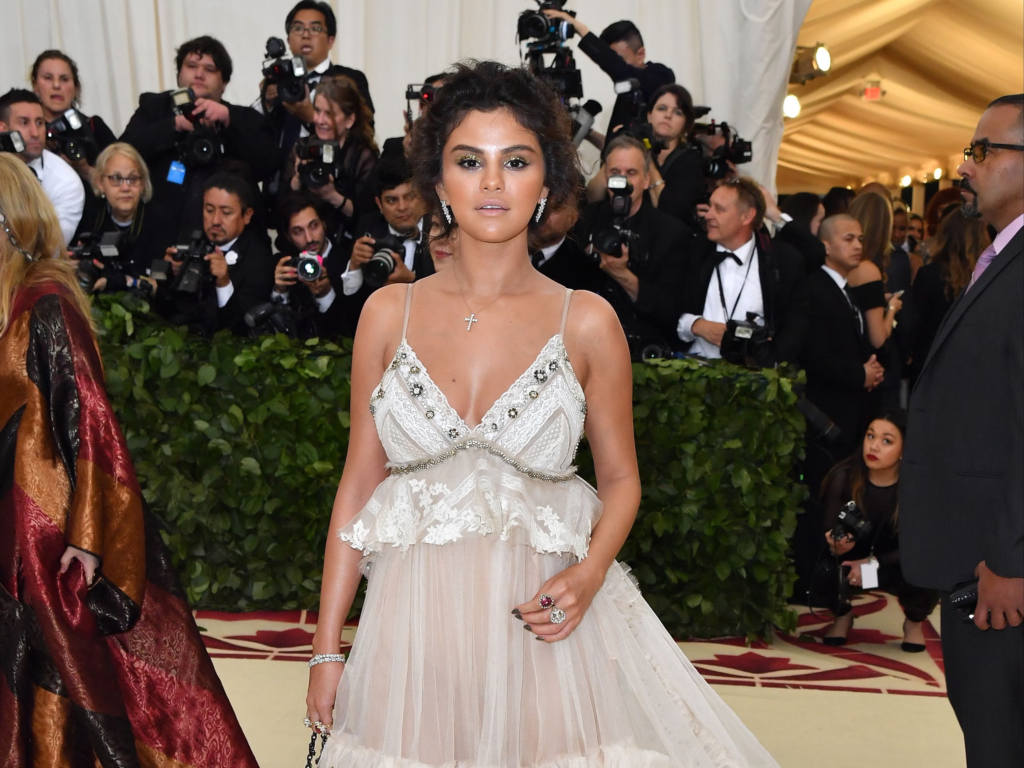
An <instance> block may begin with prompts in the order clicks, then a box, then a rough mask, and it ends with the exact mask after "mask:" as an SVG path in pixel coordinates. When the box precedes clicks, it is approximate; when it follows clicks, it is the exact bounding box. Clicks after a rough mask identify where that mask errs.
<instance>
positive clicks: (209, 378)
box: [196, 365, 217, 387]
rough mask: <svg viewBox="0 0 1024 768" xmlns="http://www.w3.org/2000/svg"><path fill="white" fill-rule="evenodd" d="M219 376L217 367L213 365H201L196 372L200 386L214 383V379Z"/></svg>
mask: <svg viewBox="0 0 1024 768" xmlns="http://www.w3.org/2000/svg"><path fill="white" fill-rule="evenodd" d="M216 378H217V369H216V368H214V367H213V366H212V365H201V366H199V370H198V371H197V372H196V381H198V382H199V386H202V387H205V386H206V385H207V384H212V383H213V380H214V379H216Z"/></svg>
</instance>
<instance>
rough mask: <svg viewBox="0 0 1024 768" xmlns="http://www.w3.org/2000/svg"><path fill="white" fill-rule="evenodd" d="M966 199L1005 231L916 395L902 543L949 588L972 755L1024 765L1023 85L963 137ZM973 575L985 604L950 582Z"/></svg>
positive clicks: (954, 697) (920, 577) (950, 655)
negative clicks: (957, 596)
mask: <svg viewBox="0 0 1024 768" xmlns="http://www.w3.org/2000/svg"><path fill="white" fill-rule="evenodd" d="M957 171H958V173H959V174H960V176H961V177H962V179H961V182H960V193H961V197H962V198H963V206H962V208H961V210H962V211H963V214H964V215H965V216H970V217H975V218H980V219H983V220H984V221H985V222H986V223H987V224H989V225H990V226H991V227H992V228H993V229H994V230H995V231H996V236H995V239H994V241H993V242H992V245H991V246H989V247H988V248H987V249H986V250H985V251H984V252H982V254H981V255H980V256H979V257H978V261H977V265H976V266H975V268H974V274H973V276H972V278H971V281H970V283H969V284H968V286H967V288H966V289H965V290H964V291H963V292H962V293H961V294H960V296H958V297H957V299H956V301H955V302H954V303H953V306H952V307H951V308H950V310H949V312H948V314H947V315H946V317H945V319H944V320H943V322H942V325H941V326H940V327H939V331H938V333H937V334H936V336H935V341H934V342H932V347H931V351H930V352H929V355H928V358H927V360H926V361H925V363H924V367H923V368H922V369H921V373H920V376H919V378H918V380H917V385H916V386H915V388H914V392H913V395H912V396H911V399H910V418H909V422H910V423H909V426H908V429H907V441H906V446H905V448H904V452H903V469H902V472H901V473H900V553H901V559H902V565H903V572H904V574H905V575H906V577H907V580H908V581H909V582H911V583H912V584H916V585H919V586H923V587H931V588H934V589H939V590H942V591H943V592H945V593H946V595H945V598H944V599H943V601H942V633H941V634H942V654H943V659H944V662H945V669H946V685H947V689H948V691H949V703H950V704H951V705H952V706H953V711H954V712H956V716H957V719H958V720H959V721H960V727H961V728H962V729H963V732H964V743H965V746H966V751H967V765H968V766H970V767H971V768H974V767H975V766H997V765H999V766H1002V765H1007V766H1009V765H1024V623H1022V622H1024V333H1022V328H1024V290H1022V286H1024V255H1022V251H1024V232H1022V227H1024V94H1016V95H1014V96H1003V97H1001V98H999V99H996V100H995V101H993V102H992V103H991V104H990V105H989V106H988V109H987V110H985V113H984V114H983V115H982V116H981V120H980V121H979V123H978V128H977V130H976V131H975V133H974V138H973V139H972V141H971V146H970V147H969V148H968V149H966V150H964V163H963V165H961V166H960V167H959V168H958V169H957ZM972 579H973V580H975V581H976V586H977V605H976V607H973V608H970V609H968V610H965V611H960V610H957V608H956V607H955V606H954V605H953V604H952V603H951V601H950V600H949V599H948V598H949V593H950V592H953V591H955V590H957V589H958V587H959V586H960V584H961V583H963V582H969V581H971V580H972Z"/></svg>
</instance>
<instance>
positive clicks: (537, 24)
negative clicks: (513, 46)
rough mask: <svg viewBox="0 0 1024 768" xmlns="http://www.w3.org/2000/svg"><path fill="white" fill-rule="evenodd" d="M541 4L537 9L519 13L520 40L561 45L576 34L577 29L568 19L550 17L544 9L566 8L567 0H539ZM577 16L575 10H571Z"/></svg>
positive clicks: (538, 3)
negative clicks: (561, 19) (544, 0)
mask: <svg viewBox="0 0 1024 768" xmlns="http://www.w3.org/2000/svg"><path fill="white" fill-rule="evenodd" d="M537 5H539V6H540V8H538V9H537V10H536V11H523V12H522V13H521V14H519V21H518V23H517V24H516V32H517V34H518V36H519V39H520V40H536V41H537V43H538V44H541V45H561V44H562V43H564V42H565V41H566V40H568V39H569V38H571V37H572V36H573V35H574V34H576V29H575V28H574V27H573V25H572V24H570V23H569V22H567V21H560V20H558V19H549V18H548V17H547V16H545V15H544V11H549V10H551V11H561V10H563V9H564V8H565V0H547V2H542V1H541V0H537ZM569 15H570V16H575V15H576V12H575V11H569Z"/></svg>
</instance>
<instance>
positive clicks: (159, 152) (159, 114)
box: [121, 37, 280, 231]
mask: <svg viewBox="0 0 1024 768" xmlns="http://www.w3.org/2000/svg"><path fill="white" fill-rule="evenodd" d="M175 63H176V66H177V71H178V88H179V89H187V90H179V91H165V92H163V93H144V94H142V95H141V96H140V97H139V108H138V109H137V110H136V111H135V114H134V115H132V119H131V120H130V121H129V123H128V127H127V128H125V131H124V133H123V134H122V135H121V141H124V142H127V143H128V144H131V145H132V146H133V147H135V148H136V149H137V150H139V153H140V154H141V155H142V157H143V158H144V159H145V160H146V162H147V163H148V164H149V167H150V171H151V172H152V174H153V205H154V206H159V207H160V208H161V209H163V211H164V212H165V213H166V215H167V216H168V218H170V219H173V220H175V221H177V222H179V227H180V228H181V230H183V231H184V230H193V229H198V228H199V227H200V226H201V225H202V219H203V189H204V188H205V186H206V181H207V180H208V179H209V178H210V177H211V176H213V175H214V174H215V173H217V172H219V171H225V170H228V169H231V170H232V171H236V170H237V171H238V172H242V173H245V174H247V175H248V176H249V177H250V178H252V179H253V180H254V182H259V181H263V180H265V179H266V178H268V177H269V176H270V174H272V173H273V172H274V171H276V170H277V168H278V167H279V166H280V160H279V157H280V155H279V154H278V150H277V143H276V142H275V140H274V134H273V129H272V128H271V126H270V123H269V122H268V121H267V119H266V118H265V117H264V116H263V115H261V114H259V113H258V112H257V111H256V110H254V109H251V108H250V107H241V106H237V105H235V104H229V103H228V102H226V101H224V98H223V96H224V89H225V88H226V87H227V84H228V82H229V81H230V80H231V72H232V64H231V57H230V56H228V53H227V51H226V50H225V49H224V46H223V45H221V43H220V42H219V41H217V40H215V39H214V38H212V37H197V38H196V39H195V40H189V41H188V42H186V43H184V44H183V45H182V46H181V47H180V48H179V49H178V51H177V54H176V57H175ZM192 97H194V99H193V98H192Z"/></svg>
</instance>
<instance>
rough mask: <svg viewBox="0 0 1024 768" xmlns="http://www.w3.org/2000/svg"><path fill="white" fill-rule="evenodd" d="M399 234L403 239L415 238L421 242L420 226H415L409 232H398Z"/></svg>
mask: <svg viewBox="0 0 1024 768" xmlns="http://www.w3.org/2000/svg"><path fill="white" fill-rule="evenodd" d="M398 236H399V237H400V238H402V239H403V240H415V241H417V242H419V239H420V228H419V227H413V228H412V229H410V230H409V231H408V232H400V233H399V234H398Z"/></svg>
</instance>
